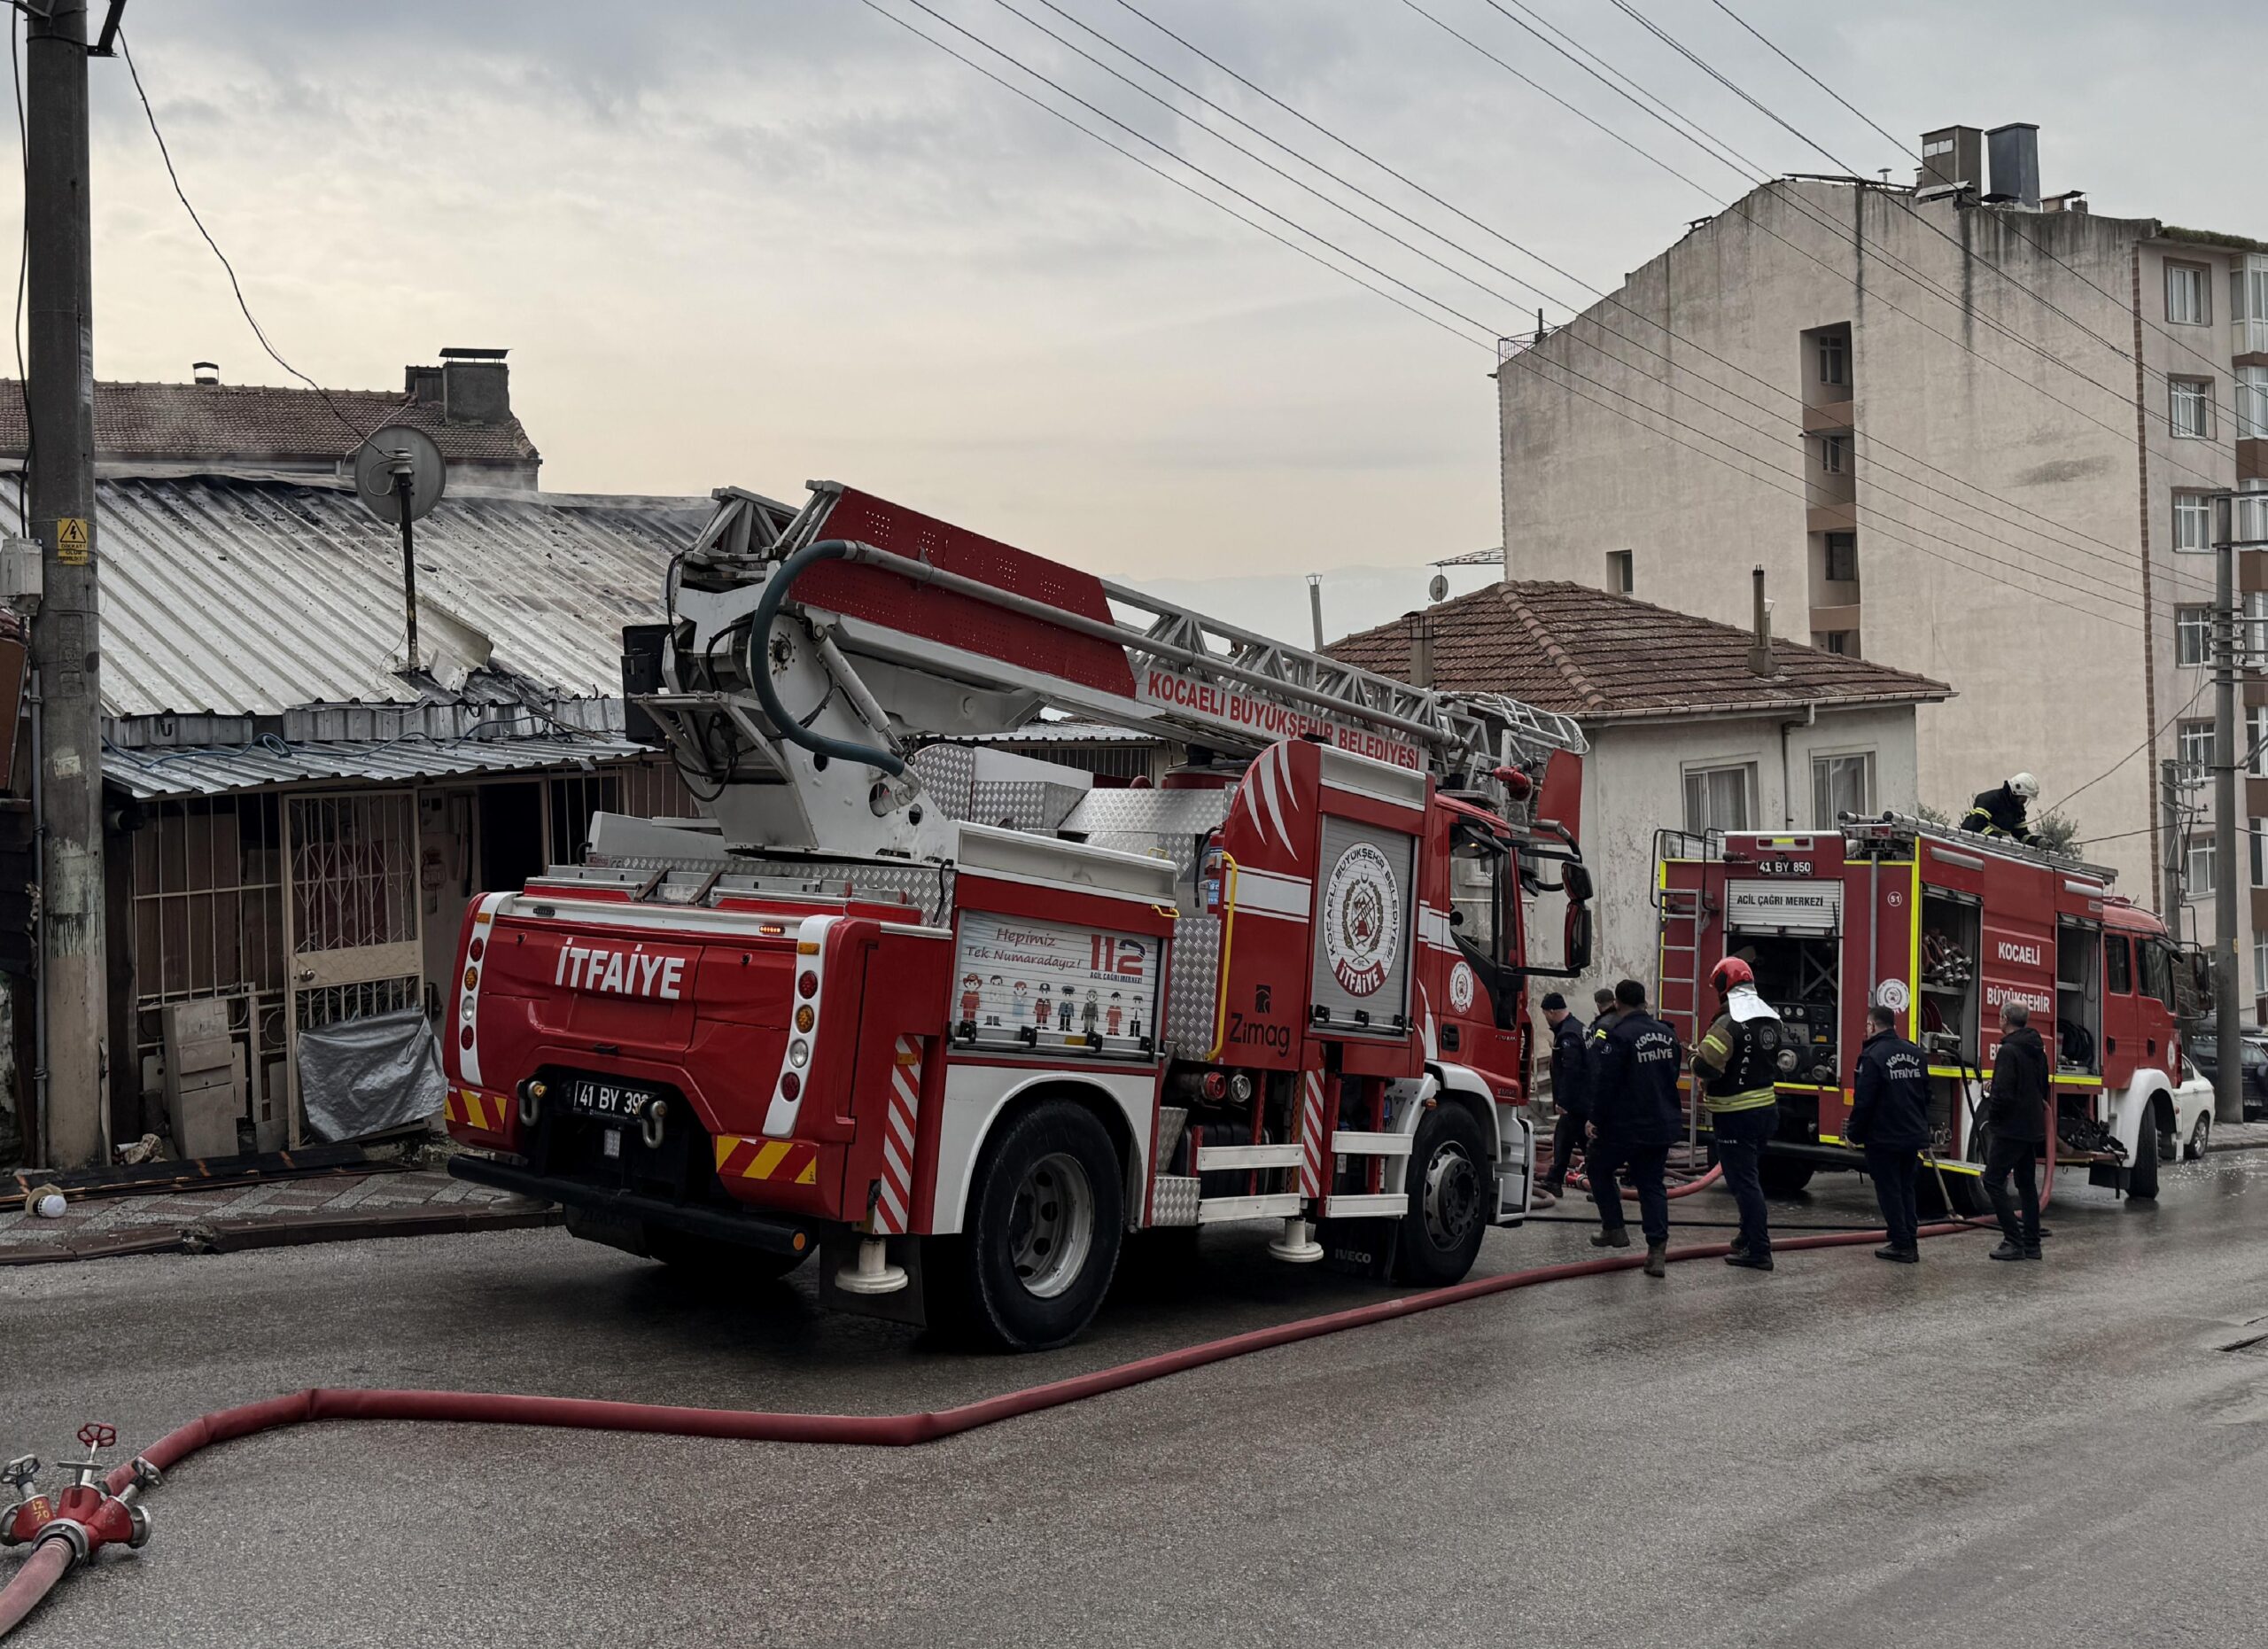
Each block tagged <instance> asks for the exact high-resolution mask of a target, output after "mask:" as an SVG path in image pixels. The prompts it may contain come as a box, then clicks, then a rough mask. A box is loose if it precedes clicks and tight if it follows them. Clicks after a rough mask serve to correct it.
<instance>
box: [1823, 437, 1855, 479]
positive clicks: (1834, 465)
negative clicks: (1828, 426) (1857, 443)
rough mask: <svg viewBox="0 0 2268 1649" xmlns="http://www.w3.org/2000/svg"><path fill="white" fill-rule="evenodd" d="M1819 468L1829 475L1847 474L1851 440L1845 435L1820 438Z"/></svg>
mask: <svg viewBox="0 0 2268 1649" xmlns="http://www.w3.org/2000/svg"><path fill="white" fill-rule="evenodd" d="M1819 467H1820V468H1821V469H1822V470H1824V471H1827V473H1828V474H1829V475H1844V474H1846V473H1848V472H1849V471H1850V468H1851V438H1850V437H1849V436H1847V435H1822V436H1821V437H1820V438H1819Z"/></svg>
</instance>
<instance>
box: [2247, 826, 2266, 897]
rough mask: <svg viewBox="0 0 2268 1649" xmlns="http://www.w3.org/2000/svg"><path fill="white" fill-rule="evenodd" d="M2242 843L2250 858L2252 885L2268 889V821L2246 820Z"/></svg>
mask: <svg viewBox="0 0 2268 1649" xmlns="http://www.w3.org/2000/svg"><path fill="white" fill-rule="evenodd" d="M2244 842H2245V848H2246V850H2247V852H2249V853H2250V855H2251V858H2252V885H2253V886H2254V887H2256V888H2268V851H2264V850H2268V819H2248V820H2246V821H2244Z"/></svg>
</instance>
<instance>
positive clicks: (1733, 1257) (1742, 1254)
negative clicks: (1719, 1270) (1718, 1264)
mask: <svg viewBox="0 0 2268 1649" xmlns="http://www.w3.org/2000/svg"><path fill="white" fill-rule="evenodd" d="M1725 1264H1728V1265H1737V1266H1739V1267H1740V1268H1741V1269H1742V1270H1743V1271H1749V1272H1768V1271H1770V1270H1771V1269H1772V1250H1771V1249H1769V1248H1767V1249H1765V1250H1764V1251H1763V1252H1762V1253H1760V1254H1751V1252H1749V1250H1747V1249H1746V1248H1735V1249H1734V1250H1733V1251H1732V1252H1731V1253H1730V1254H1728V1255H1726V1256H1725Z"/></svg>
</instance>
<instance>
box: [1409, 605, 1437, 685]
mask: <svg viewBox="0 0 2268 1649" xmlns="http://www.w3.org/2000/svg"><path fill="white" fill-rule="evenodd" d="M1402 618H1404V619H1405V620H1406V621H1407V622H1408V623H1409V626H1410V686H1412V687H1423V688H1430V687H1432V686H1433V614H1432V613H1430V612H1425V611H1418V612H1410V613H1404V614H1402Z"/></svg>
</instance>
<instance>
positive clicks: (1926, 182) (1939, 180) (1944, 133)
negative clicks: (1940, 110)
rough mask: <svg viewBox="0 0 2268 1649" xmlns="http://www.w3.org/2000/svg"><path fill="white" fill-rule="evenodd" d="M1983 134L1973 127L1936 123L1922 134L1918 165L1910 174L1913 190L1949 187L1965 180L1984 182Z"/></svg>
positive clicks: (1977, 184)
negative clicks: (1920, 161)
mask: <svg viewBox="0 0 2268 1649" xmlns="http://www.w3.org/2000/svg"><path fill="white" fill-rule="evenodd" d="M1984 142H1985V134H1984V133H1982V132H1980V131H1978V130H1977V128H1975V127H1974V126H1940V127H1939V128H1938V129H1937V130H1936V131H1934V132H1923V133H1922V165H1921V167H1920V169H1918V170H1917V171H1916V172H1915V174H1914V187H1915V188H1916V189H1950V188H1952V187H1953V185H1954V184H1956V183H1965V184H1967V185H1968V186H1969V188H1971V189H1981V188H1983V187H1984V184H1985V153H1984Z"/></svg>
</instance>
